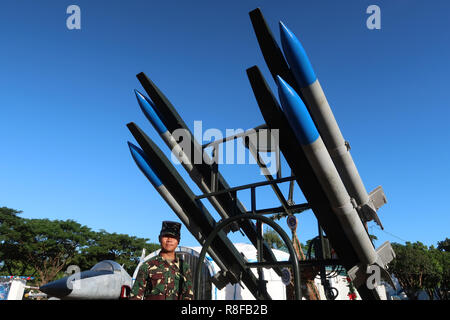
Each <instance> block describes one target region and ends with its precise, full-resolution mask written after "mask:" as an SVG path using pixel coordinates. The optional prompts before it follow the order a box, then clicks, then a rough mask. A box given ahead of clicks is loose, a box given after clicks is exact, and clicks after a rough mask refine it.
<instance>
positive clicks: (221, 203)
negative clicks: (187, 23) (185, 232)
mask: <svg viewBox="0 0 450 320" xmlns="http://www.w3.org/2000/svg"><path fill="white" fill-rule="evenodd" d="M137 78H138V80H139V82H140V83H141V85H142V87H143V88H144V90H145V91H146V93H147V94H148V95H149V97H150V98H147V97H144V96H143V95H142V94H141V93H139V92H136V96H137V99H138V102H139V105H140V107H141V109H142V111H143V112H144V114H145V115H146V117H147V118H149V120H150V122H151V123H152V124H153V126H154V127H155V129H156V130H157V131H158V133H159V134H160V136H161V137H162V139H163V141H164V142H165V143H166V144H167V146H168V147H169V148H170V149H171V150H173V154H174V155H175V156H176V157H177V158H178V160H179V161H180V162H181V163H182V165H183V167H184V168H185V169H186V171H187V172H188V173H189V175H190V177H191V178H192V180H193V181H194V182H195V183H196V184H197V186H198V187H199V188H200V190H202V192H204V193H210V192H211V191H212V183H211V181H212V178H213V175H214V174H215V175H216V178H217V188H216V190H215V191H219V190H224V189H228V188H230V186H229V185H228V183H227V182H226V180H225V178H224V177H223V176H222V175H221V174H220V172H219V171H218V170H217V172H215V173H214V172H213V169H212V167H211V165H209V164H207V163H210V159H209V157H208V155H207V154H205V155H203V149H202V147H201V146H200V145H199V143H198V142H197V141H196V140H195V138H194V136H193V135H192V133H191V131H190V130H189V128H188V127H187V125H186V124H185V123H184V121H183V119H182V118H181V117H180V115H179V114H178V112H177V111H176V109H175V108H174V106H173V105H172V104H171V103H170V101H169V100H168V99H167V97H166V96H165V95H164V94H163V93H162V92H161V90H159V88H158V87H157V86H156V85H155V84H154V83H153V82H152V81H151V80H150V79H149V78H148V77H147V76H146V75H145V74H144V73H139V74H138V75H137ZM144 110H146V111H144ZM161 124H163V125H161ZM166 129H167V130H166ZM178 129H183V130H185V132H186V133H188V135H189V136H190V138H191V139H190V143H191V145H190V150H191V154H190V155H186V154H185V152H184V151H183V149H182V148H181V147H180V146H179V145H178V143H177V142H176V140H175V139H174V138H173V136H171V133H173V132H174V131H176V130H178ZM190 159H205V161H201V162H200V163H195V162H196V161H194V163H192V161H191V160H190ZM209 183H211V184H209ZM208 200H209V201H210V202H211V204H212V205H213V207H214V208H215V209H216V210H217V211H218V212H219V214H220V215H221V216H222V217H227V216H234V215H237V214H244V213H246V211H247V210H246V209H245V207H244V205H243V204H242V203H241V202H240V201H239V200H238V199H235V198H234V197H233V196H232V195H231V194H229V193H223V194H221V195H218V196H215V197H208ZM240 227H241V229H242V231H243V232H244V233H245V235H246V236H247V237H248V238H249V240H250V241H251V242H252V243H253V244H254V245H255V246H256V245H257V243H258V234H257V232H256V228H255V225H254V223H253V222H252V221H249V220H245V221H242V222H241V223H240ZM237 229H238V228H236V227H233V226H232V230H233V231H236V230H237ZM263 257H264V259H265V260H266V261H270V262H275V261H276V258H275V256H274V254H273V252H272V251H271V250H270V248H269V246H268V245H267V244H266V243H264V245H263ZM274 271H275V272H277V274H278V275H280V276H281V269H280V268H274Z"/></svg>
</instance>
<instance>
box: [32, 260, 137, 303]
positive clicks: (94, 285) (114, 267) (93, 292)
mask: <svg viewBox="0 0 450 320" xmlns="http://www.w3.org/2000/svg"><path fill="white" fill-rule="evenodd" d="M130 288H131V277H130V275H129V274H128V273H127V272H126V271H125V269H123V268H122V267H121V266H120V265H119V264H118V263H117V262H115V261H111V260H104V261H101V262H99V263H97V264H96V265H95V266H94V267H92V268H91V270H89V271H83V272H76V273H74V274H72V275H70V276H68V277H64V278H62V279H59V280H56V281H52V282H49V283H47V284H45V285H43V286H41V287H40V288H39V290H40V291H42V292H44V293H45V294H47V295H48V296H52V297H56V298H59V299H62V300H80V299H83V300H85V299H89V300H105V299H107V300H111V299H119V298H126V297H127V291H128V292H129V290H130Z"/></svg>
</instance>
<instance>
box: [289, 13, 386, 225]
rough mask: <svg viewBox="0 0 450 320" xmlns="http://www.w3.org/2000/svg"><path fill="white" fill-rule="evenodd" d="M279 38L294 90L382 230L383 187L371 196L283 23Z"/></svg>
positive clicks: (364, 210) (363, 210) (364, 212)
mask: <svg viewBox="0 0 450 320" xmlns="http://www.w3.org/2000/svg"><path fill="white" fill-rule="evenodd" d="M280 35H281V44H282V47H283V52H284V54H285V56H286V60H287V62H288V63H289V66H290V69H291V71H292V74H293V77H294V78H295V82H296V84H297V87H296V88H295V89H296V90H297V92H298V93H299V94H301V97H302V99H303V101H304V102H305V105H306V106H307V108H308V110H309V113H310V114H311V117H312V119H313V121H314V122H315V124H316V126H317V129H318V130H319V132H320V135H321V137H322V139H323V142H324V143H325V146H326V147H327V150H328V152H329V153H330V156H331V159H332V160H333V163H334V164H335V166H336V169H337V171H338V173H339V176H340V177H341V179H342V181H343V183H344V185H345V188H346V189H347V191H348V193H349V195H350V197H352V198H353V199H354V201H355V202H356V203H355V205H356V206H357V208H358V211H359V213H360V214H361V216H362V217H363V218H364V220H366V221H370V220H375V221H376V223H377V224H378V225H380V227H381V228H383V226H382V224H381V221H380V220H379V218H378V215H377V213H376V211H377V210H378V208H379V207H380V206H382V205H383V204H384V203H385V202H386V199H385V196H384V193H383V190H382V188H381V187H378V188H377V189H375V190H374V191H373V192H372V193H371V194H370V196H369V194H368V193H367V191H366V188H365V187H364V184H363V182H362V180H361V177H360V175H359V172H358V170H357V168H356V166H355V163H354V162H353V159H352V156H351V154H350V151H349V150H350V148H349V144H348V143H347V142H346V141H345V140H344V137H343V136H342V133H341V130H340V129H339V126H338V124H337V122H336V119H335V117H334V115H333V112H332V110H331V108H330V105H329V104H328V101H327V98H326V96H325V94H324V92H323V90H322V87H321V86H320V83H319V80H318V78H317V76H316V74H315V72H314V69H313V67H312V65H311V62H310V60H309V58H308V56H307V54H306V51H305V49H304V48H303V46H302V44H301V42H300V41H299V40H298V39H297V37H296V36H295V35H294V33H293V32H292V31H290V30H289V29H288V28H287V27H286V26H285V25H284V24H283V23H282V22H280Z"/></svg>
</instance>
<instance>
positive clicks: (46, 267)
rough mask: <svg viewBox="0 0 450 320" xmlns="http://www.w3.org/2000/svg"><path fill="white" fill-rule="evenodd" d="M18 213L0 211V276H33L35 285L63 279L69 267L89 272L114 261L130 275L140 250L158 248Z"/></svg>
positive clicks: (142, 241) (134, 239)
mask: <svg viewBox="0 0 450 320" xmlns="http://www.w3.org/2000/svg"><path fill="white" fill-rule="evenodd" d="M20 213H21V211H18V210H14V209H10V208H6V207H3V208H0V261H2V262H1V263H0V274H1V275H27V276H33V277H36V278H37V281H36V282H37V284H38V285H43V284H45V283H47V282H49V281H52V280H55V279H56V278H58V277H60V276H62V275H63V273H62V271H64V270H65V269H66V268H67V267H68V266H69V265H77V266H79V267H80V269H81V270H88V269H90V268H91V267H92V266H94V265H95V264H96V263H98V262H100V261H101V260H114V261H116V262H118V263H119V264H122V265H123V266H124V268H125V269H126V270H127V272H128V273H131V274H132V272H133V271H134V268H135V267H136V266H137V264H138V261H139V257H140V255H141V252H142V249H143V248H145V249H146V250H147V252H151V251H154V250H155V249H157V248H158V247H159V246H158V245H156V244H152V243H148V241H149V239H143V238H137V237H132V236H128V235H125V234H116V233H108V232H106V231H105V230H101V231H99V232H95V231H92V230H91V229H90V228H89V227H87V226H82V225H81V224H79V223H77V222H75V221H73V220H66V221H62V220H48V219H25V218H21V217H19V216H18V215H19V214H20Z"/></svg>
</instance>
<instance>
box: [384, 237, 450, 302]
mask: <svg viewBox="0 0 450 320" xmlns="http://www.w3.org/2000/svg"><path fill="white" fill-rule="evenodd" d="M392 246H393V249H394V251H395V254H396V258H395V259H394V260H393V261H392V262H391V263H390V264H389V270H390V271H391V272H392V273H393V274H394V275H395V277H396V278H397V279H398V281H399V283H400V285H401V286H402V287H403V289H404V290H405V293H406V295H407V296H408V298H409V299H411V300H416V299H417V297H418V293H419V292H420V291H421V290H425V291H426V292H427V293H428V295H429V297H430V299H433V297H434V293H435V292H436V289H438V288H440V289H439V290H437V291H439V292H438V294H439V293H442V292H441V291H442V290H441V289H442V288H444V289H445V288H446V286H447V285H448V278H446V277H448V275H446V274H448V271H447V269H448V253H447V252H443V251H440V250H438V249H435V248H434V247H433V246H431V247H430V248H428V247H427V246H426V245H424V244H423V243H421V242H415V243H411V242H406V243H405V245H401V244H397V243H393V244H392ZM447 288H448V286H447ZM445 292H447V290H446V289H445Z"/></svg>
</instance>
